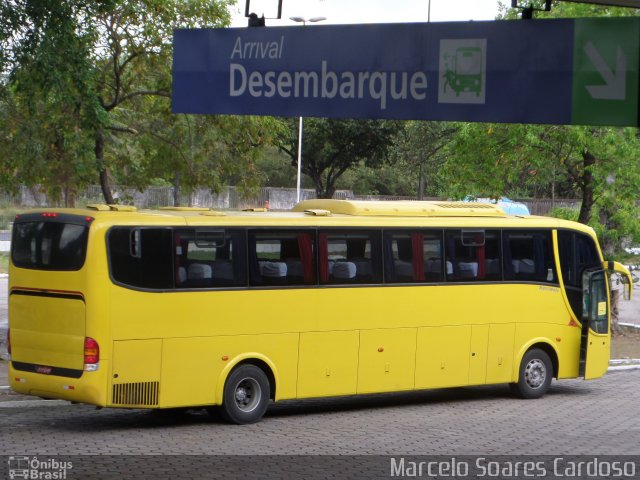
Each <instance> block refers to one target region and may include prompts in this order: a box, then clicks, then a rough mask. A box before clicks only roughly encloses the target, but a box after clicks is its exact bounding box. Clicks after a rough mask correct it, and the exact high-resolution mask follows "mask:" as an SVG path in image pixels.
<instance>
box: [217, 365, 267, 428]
mask: <svg viewBox="0 0 640 480" xmlns="http://www.w3.org/2000/svg"><path fill="white" fill-rule="evenodd" d="M269 397H270V387H269V379H268V378H267V376H266V375H265V373H264V372H263V371H262V369H260V368H259V367H256V366H255V365H240V366H239V367H238V368H236V369H235V370H233V371H232V372H231V373H230V374H229V376H228V377H227V381H226V383H225V385H224V394H223V399H222V406H221V407H220V413H221V415H222V417H223V418H224V419H225V420H226V421H228V422H230V423H235V424H237V425H246V424H249V423H255V422H258V421H259V420H260V419H261V418H262V416H263V415H264V413H265V412H266V411H267V407H268V406H269Z"/></svg>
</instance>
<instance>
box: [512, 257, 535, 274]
mask: <svg viewBox="0 0 640 480" xmlns="http://www.w3.org/2000/svg"><path fill="white" fill-rule="evenodd" d="M511 264H512V265H513V273H515V274H527V273H535V271H536V265H535V262H534V261H533V260H531V259H530V258H522V259H520V260H511Z"/></svg>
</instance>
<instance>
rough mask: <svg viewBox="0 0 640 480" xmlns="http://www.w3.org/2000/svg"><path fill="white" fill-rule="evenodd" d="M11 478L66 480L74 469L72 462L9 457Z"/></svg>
mask: <svg viewBox="0 0 640 480" xmlns="http://www.w3.org/2000/svg"><path fill="white" fill-rule="evenodd" d="M8 463H9V478H10V479H11V480H13V479H14V478H24V479H30V480H65V479H66V478H68V477H67V471H69V470H71V469H72V468H73V465H72V463H71V462H64V461H60V460H56V459H55V458H47V459H44V460H41V459H39V458H38V457H27V456H22V457H19V456H15V457H9V460H8Z"/></svg>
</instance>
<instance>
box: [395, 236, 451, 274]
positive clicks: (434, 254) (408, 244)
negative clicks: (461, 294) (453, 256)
mask: <svg viewBox="0 0 640 480" xmlns="http://www.w3.org/2000/svg"><path fill="white" fill-rule="evenodd" d="M383 255H384V276H385V283H424V282H440V281H442V280H443V275H442V272H443V268H442V231H439V232H438V231H436V232H434V231H426V230H422V231H389V230H387V231H385V232H384V235H383Z"/></svg>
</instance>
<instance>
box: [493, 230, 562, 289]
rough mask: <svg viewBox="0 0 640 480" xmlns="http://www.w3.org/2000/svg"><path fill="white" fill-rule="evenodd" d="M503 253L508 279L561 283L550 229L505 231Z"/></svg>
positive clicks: (505, 275) (505, 272) (505, 276)
mask: <svg viewBox="0 0 640 480" xmlns="http://www.w3.org/2000/svg"><path fill="white" fill-rule="evenodd" d="M503 254H504V258H503V268H504V278H505V280H523V281H533V282H544V283H553V284H557V283H558V278H557V274H556V267H555V262H554V260H553V248H552V243H551V232H550V231H545V230H539V231H538V230H533V231H522V230H504V231H503Z"/></svg>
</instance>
